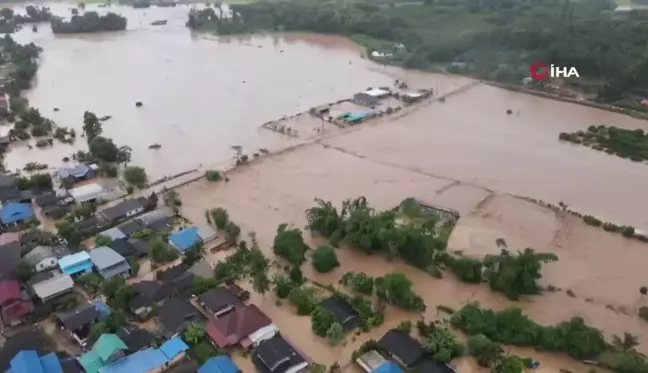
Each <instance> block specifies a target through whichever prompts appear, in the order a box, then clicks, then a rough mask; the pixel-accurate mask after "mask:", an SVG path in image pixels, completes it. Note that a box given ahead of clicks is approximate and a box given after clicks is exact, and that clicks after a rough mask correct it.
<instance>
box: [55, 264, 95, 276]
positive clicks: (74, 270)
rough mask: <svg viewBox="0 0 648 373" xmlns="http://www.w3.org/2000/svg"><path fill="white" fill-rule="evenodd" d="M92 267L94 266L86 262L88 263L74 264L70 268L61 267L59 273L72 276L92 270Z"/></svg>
mask: <svg viewBox="0 0 648 373" xmlns="http://www.w3.org/2000/svg"><path fill="white" fill-rule="evenodd" d="M93 266H94V264H92V262H90V261H88V262H83V263H79V264H75V265H73V266H70V267H65V268H63V267H61V271H62V272H63V273H64V274H66V275H73V274H75V273H79V272H85V271H87V270H89V269H92V267H93Z"/></svg>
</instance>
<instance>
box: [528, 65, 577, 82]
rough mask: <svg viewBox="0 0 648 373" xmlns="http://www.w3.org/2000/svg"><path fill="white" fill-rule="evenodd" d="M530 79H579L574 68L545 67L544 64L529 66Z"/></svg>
mask: <svg viewBox="0 0 648 373" xmlns="http://www.w3.org/2000/svg"><path fill="white" fill-rule="evenodd" d="M530 73H531V78H533V80H545V79H547V78H571V77H576V78H580V75H578V70H576V68H575V67H574V66H571V67H569V66H555V65H554V64H551V65H547V63H546V62H542V61H539V62H534V63H532V64H531V70H530Z"/></svg>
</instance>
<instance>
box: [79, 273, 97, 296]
mask: <svg viewBox="0 0 648 373" xmlns="http://www.w3.org/2000/svg"><path fill="white" fill-rule="evenodd" d="M76 283H77V284H79V285H81V287H82V288H83V290H84V291H85V292H86V293H87V294H88V295H89V296H91V297H94V296H95V295H97V294H99V291H100V290H101V286H102V283H103V280H102V279H101V277H99V275H98V274H96V273H88V274H87V275H83V276H81V277H79V278H78V279H76Z"/></svg>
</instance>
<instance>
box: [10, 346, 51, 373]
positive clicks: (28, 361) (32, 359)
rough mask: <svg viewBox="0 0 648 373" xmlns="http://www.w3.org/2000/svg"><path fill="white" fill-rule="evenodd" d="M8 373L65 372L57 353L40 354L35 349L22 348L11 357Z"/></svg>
mask: <svg viewBox="0 0 648 373" xmlns="http://www.w3.org/2000/svg"><path fill="white" fill-rule="evenodd" d="M10 366H11V367H10V368H9V370H7V371H6V373H59V372H63V368H62V367H61V363H60V362H59V359H58V356H56V354H55V353H53V352H52V353H49V354H47V355H44V356H38V352H36V351H34V350H22V351H20V352H18V353H17V354H16V356H14V358H13V359H11V363H10Z"/></svg>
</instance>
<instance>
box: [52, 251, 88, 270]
mask: <svg viewBox="0 0 648 373" xmlns="http://www.w3.org/2000/svg"><path fill="white" fill-rule="evenodd" d="M83 262H90V263H91V264H92V262H91V261H90V254H88V252H87V251H79V252H78V253H74V254H70V255H66V256H64V257H62V258H61V259H59V260H58V264H59V267H61V269H65V268H67V267H72V266H74V265H77V264H81V263H83Z"/></svg>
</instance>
